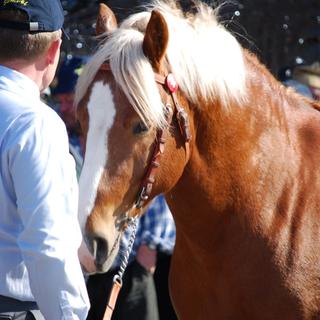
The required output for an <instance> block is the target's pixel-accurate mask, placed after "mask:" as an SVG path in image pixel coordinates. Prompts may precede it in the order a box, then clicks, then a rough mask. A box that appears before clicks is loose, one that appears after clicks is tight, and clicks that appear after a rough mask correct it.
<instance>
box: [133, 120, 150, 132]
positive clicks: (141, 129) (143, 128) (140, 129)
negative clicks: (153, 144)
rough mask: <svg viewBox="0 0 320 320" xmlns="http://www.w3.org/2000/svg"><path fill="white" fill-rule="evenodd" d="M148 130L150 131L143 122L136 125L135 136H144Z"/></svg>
mask: <svg viewBox="0 0 320 320" xmlns="http://www.w3.org/2000/svg"><path fill="white" fill-rule="evenodd" d="M148 130H149V129H148V127H147V126H146V125H145V124H144V123H143V122H142V121H140V122H139V123H137V124H135V126H134V127H133V133H134V134H142V133H145V132H147V131H148Z"/></svg>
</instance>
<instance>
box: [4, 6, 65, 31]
mask: <svg viewBox="0 0 320 320" xmlns="http://www.w3.org/2000/svg"><path fill="white" fill-rule="evenodd" d="M3 10H21V11H24V12H25V13H26V14H27V16H28V22H17V21H8V20H2V19H1V18H0V27H2V28H7V29H16V30H26V31H29V32H53V31H57V30H60V29H62V26H63V22H64V15H63V9H62V6H61V1H60V0H0V11H3Z"/></svg>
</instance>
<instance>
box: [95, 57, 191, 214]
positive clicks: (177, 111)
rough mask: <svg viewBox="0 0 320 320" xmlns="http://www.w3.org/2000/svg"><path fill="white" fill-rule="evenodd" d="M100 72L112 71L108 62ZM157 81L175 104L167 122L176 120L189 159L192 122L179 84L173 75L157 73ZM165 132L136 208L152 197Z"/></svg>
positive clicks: (167, 112) (167, 107) (168, 111)
mask: <svg viewBox="0 0 320 320" xmlns="http://www.w3.org/2000/svg"><path fill="white" fill-rule="evenodd" d="M100 70H108V71H111V68H110V65H109V63H108V62H105V63H103V64H102V65H101V67H100ZM155 81H156V82H157V83H158V84H160V85H162V86H163V87H164V89H165V90H166V91H167V92H169V95H170V96H171V99H172V102H173V108H172V107H171V105H170V104H169V103H166V104H165V110H164V111H165V116H166V120H167V122H168V123H169V124H170V123H171V122H172V119H173V118H176V120H177V123H178V125H179V131H180V133H181V135H182V138H183V140H184V144H185V150H186V158H187V159H189V153H190V152H189V150H190V147H189V142H190V140H191V131H190V122H189V117H188V114H187V113H186V111H185V110H184V109H183V108H182V107H181V106H180V104H179V101H178V98H177V94H176V92H177V90H178V84H177V82H176V80H175V78H174V76H173V74H172V73H169V74H168V75H167V76H163V75H161V74H158V73H155ZM164 133H165V130H164V129H157V134H156V138H155V141H154V148H153V151H152V154H151V158H150V161H149V164H148V166H147V169H146V172H145V174H144V177H143V179H142V183H141V187H140V189H139V192H138V195H137V198H136V200H135V208H137V209H140V208H142V207H143V205H144V203H145V201H147V200H148V199H149V197H150V195H151V191H152V187H153V184H154V182H155V174H156V170H157V169H158V168H159V166H160V158H161V155H162V154H163V152H164V147H165V143H166V139H165V137H164V135H165V134H164Z"/></svg>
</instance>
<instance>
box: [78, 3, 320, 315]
mask: <svg viewBox="0 0 320 320" xmlns="http://www.w3.org/2000/svg"><path fill="white" fill-rule="evenodd" d="M196 9H197V10H194V11H193V12H192V13H189V14H183V13H182V12H181V11H180V10H179V9H178V8H177V7H175V5H174V2H172V3H162V2H160V1H156V2H154V3H153V4H152V5H151V6H150V7H148V9H147V11H146V12H142V13H138V14H135V15H132V16H130V17H129V18H127V19H126V20H124V21H123V22H122V23H121V25H120V26H117V22H116V19H115V16H114V14H113V12H112V11H111V10H110V9H109V8H107V7H105V6H103V5H101V6H100V12H99V16H98V19H97V30H98V32H99V33H103V34H104V36H103V35H102V37H103V39H104V40H103V42H102V44H101V45H100V47H99V48H98V49H97V52H96V53H95V55H94V56H93V57H92V59H91V61H90V62H89V63H88V65H87V66H86V67H85V69H84V71H83V73H82V75H81V77H80V79H79V82H78V86H77V93H76V101H77V105H78V107H77V113H78V117H79V120H80V122H81V126H82V128H83V130H84V132H85V136H86V154H85V160H84V167H83V171H82V174H81V178H80V202H79V208H80V210H79V219H80V222H81V225H82V228H83V232H84V237H85V238H86V242H87V244H88V247H89V248H90V250H91V252H92V254H93V256H94V258H95V263H96V267H97V272H104V271H106V270H108V268H109V267H110V265H111V264H112V262H113V260H114V258H115V256H116V254H117V251H118V242H119V237H120V235H121V233H122V232H123V229H124V227H125V224H126V222H127V218H128V217H133V216H137V215H139V214H141V212H142V211H143V210H144V209H145V208H146V206H147V205H148V203H149V202H150V200H151V199H152V198H153V197H155V196H156V195H158V194H159V193H164V194H165V196H166V199H167V202H168V204H169V206H170V208H171V210H172V213H173V216H174V220H175V223H176V228H177V238H176V246H175V250H174V254H173V258H172V264H171V270H170V279H169V282H170V291H171V297H172V300H173V304H174V307H175V309H176V311H177V314H178V316H179V318H180V319H184V320H185V319H190V320H195V319H199V320H204V319H219V320H220V319H234V320H241V319H246V320H248V319H256V320H257V319H259V320H262V319H270V320H275V319H282V320H284V319H290V320H292V319H320V259H319V257H320V165H319V162H320V113H319V111H318V109H319V105H317V103H316V102H313V101H310V100H307V99H306V98H304V97H302V96H301V95H299V94H297V93H296V92H295V91H293V90H292V89H288V88H285V87H284V86H283V85H281V84H280V83H279V82H278V81H277V80H276V79H275V78H274V77H273V76H272V75H271V74H270V73H269V72H268V71H267V69H266V68H265V67H264V66H263V65H261V63H260V62H258V60H257V59H256V58H255V57H254V56H253V55H252V54H251V53H249V52H248V51H246V50H245V49H243V48H241V46H240V45H239V44H238V42H237V41H236V40H235V38H234V37H233V36H232V35H231V34H230V33H229V32H228V31H227V30H226V29H225V28H224V27H223V26H222V25H220V24H219V23H218V22H217V19H216V16H215V11H214V10H213V9H212V8H210V7H208V6H206V5H204V4H198V5H197V8H196ZM176 83H177V84H178V85H179V87H178V89H177V86H176ZM159 164H160V167H158V165H159ZM142 187H143V188H142Z"/></svg>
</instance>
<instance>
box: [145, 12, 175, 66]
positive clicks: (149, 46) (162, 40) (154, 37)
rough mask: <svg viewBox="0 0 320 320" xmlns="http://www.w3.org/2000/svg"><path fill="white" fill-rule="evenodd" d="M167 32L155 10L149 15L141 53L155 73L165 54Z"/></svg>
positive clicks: (167, 38) (160, 15)
mask: <svg viewBox="0 0 320 320" xmlns="http://www.w3.org/2000/svg"><path fill="white" fill-rule="evenodd" d="M168 41H169V31H168V26H167V23H166V20H165V19H164V17H163V16H162V14H161V13H160V12H158V11H156V10H153V11H152V13H151V17H150V20H149V22H148V25H147V29H146V33H145V36H144V39H143V44H142V48H143V53H144V55H145V56H146V57H147V58H148V59H149V61H150V63H151V65H152V67H153V68H154V69H155V71H159V69H160V64H161V61H162V59H163V57H164V55H165V53H166V49H167V46H168Z"/></svg>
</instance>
